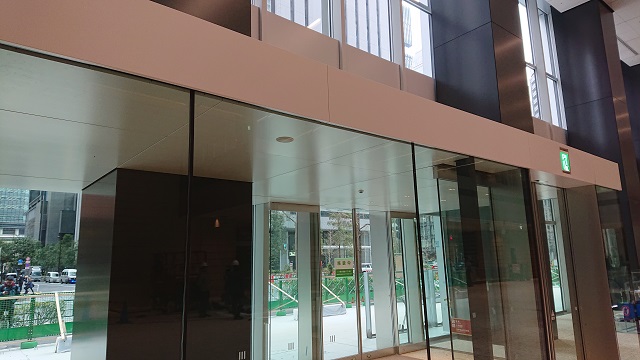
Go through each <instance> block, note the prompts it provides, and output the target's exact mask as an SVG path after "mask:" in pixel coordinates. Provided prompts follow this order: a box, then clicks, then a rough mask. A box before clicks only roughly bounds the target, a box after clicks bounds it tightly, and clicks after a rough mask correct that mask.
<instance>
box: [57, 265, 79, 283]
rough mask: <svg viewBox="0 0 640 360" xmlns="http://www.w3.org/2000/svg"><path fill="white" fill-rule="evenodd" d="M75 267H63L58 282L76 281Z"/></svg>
mask: <svg viewBox="0 0 640 360" xmlns="http://www.w3.org/2000/svg"><path fill="white" fill-rule="evenodd" d="M77 272H78V270H76V269H64V270H62V274H61V275H60V282H61V283H63V284H75V283H76V273H77Z"/></svg>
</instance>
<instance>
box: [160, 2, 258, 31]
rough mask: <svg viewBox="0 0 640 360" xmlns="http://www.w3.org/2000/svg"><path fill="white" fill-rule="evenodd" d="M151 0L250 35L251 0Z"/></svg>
mask: <svg viewBox="0 0 640 360" xmlns="http://www.w3.org/2000/svg"><path fill="white" fill-rule="evenodd" d="M151 1H153V2H156V3H158V4H162V5H165V6H168V7H170V8H173V9H176V10H178V11H182V12H184V13H187V14H189V15H193V16H195V17H199V18H200V19H203V20H206V21H209V22H212V23H214V24H216V25H220V26H223V27H226V28H227V29H231V30H233V31H236V32H239V33H241V34H244V35H247V36H251V0H151ZM186 36H188V34H186Z"/></svg>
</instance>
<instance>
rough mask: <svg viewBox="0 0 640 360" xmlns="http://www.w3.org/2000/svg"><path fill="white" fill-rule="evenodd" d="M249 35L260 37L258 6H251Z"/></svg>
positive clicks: (255, 37)
mask: <svg viewBox="0 0 640 360" xmlns="http://www.w3.org/2000/svg"><path fill="white" fill-rule="evenodd" d="M251 37H252V38H254V39H260V8H259V7H257V6H251Z"/></svg>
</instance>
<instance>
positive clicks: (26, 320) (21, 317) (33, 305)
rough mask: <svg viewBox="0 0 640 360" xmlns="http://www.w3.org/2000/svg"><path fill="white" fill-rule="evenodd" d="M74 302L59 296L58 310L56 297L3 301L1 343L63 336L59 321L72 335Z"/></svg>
mask: <svg viewBox="0 0 640 360" xmlns="http://www.w3.org/2000/svg"><path fill="white" fill-rule="evenodd" d="M74 298H75V293H73V292H60V293H58V303H59V310H58V308H57V306H58V305H56V295H55V293H47V294H35V295H18V296H2V297H0V342H5V341H14V340H32V339H35V338H39V337H46V336H54V335H60V329H61V324H60V320H62V321H63V322H64V325H65V326H64V327H63V328H65V327H66V331H67V332H68V333H71V332H73V303H74ZM58 312H59V313H58Z"/></svg>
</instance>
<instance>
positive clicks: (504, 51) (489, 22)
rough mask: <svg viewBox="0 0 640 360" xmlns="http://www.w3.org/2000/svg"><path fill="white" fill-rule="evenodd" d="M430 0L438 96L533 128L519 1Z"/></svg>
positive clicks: (466, 108)
mask: <svg viewBox="0 0 640 360" xmlns="http://www.w3.org/2000/svg"><path fill="white" fill-rule="evenodd" d="M431 6H432V9H433V47H434V48H433V53H434V68H435V79H436V100H437V101H438V102H440V103H443V104H446V105H449V106H452V107H455V108H457V109H460V110H464V111H466V112H470V113H472V114H476V115H479V116H482V117H485V118H488V119H491V120H494V121H498V122H501V123H503V124H506V125H509V126H512V127H515V128H518V129H521V130H524V131H528V132H531V133H533V120H532V119H531V111H530V109H529V94H528V90H527V78H526V75H525V72H524V71H523V69H524V68H525V61H524V54H523V53H522V36H521V34H520V28H519V21H518V19H519V17H518V2H517V1H502V0H490V1H476V0H432V1H431ZM460 9H465V11H462V12H461V11H460Z"/></svg>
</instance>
